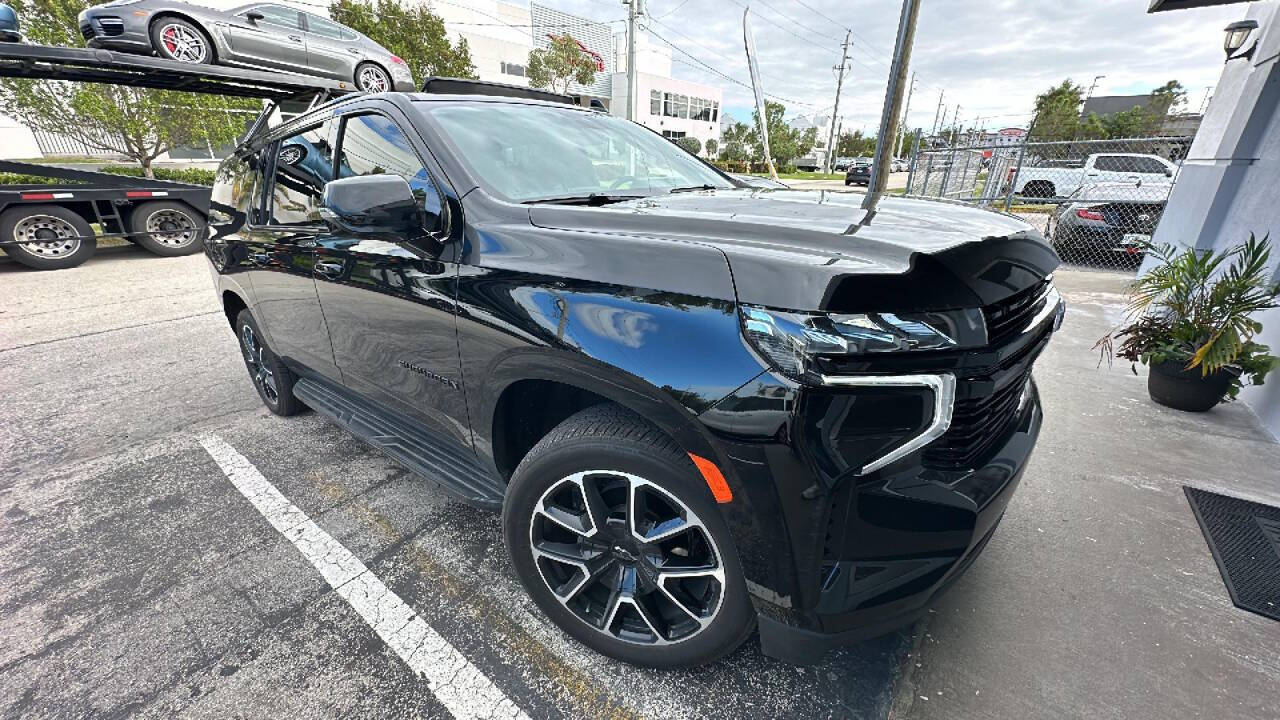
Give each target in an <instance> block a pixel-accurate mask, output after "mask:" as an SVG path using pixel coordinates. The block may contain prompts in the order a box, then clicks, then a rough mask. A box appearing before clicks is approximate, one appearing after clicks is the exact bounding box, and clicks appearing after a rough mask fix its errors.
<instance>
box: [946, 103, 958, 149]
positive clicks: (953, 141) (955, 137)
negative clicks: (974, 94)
mask: <svg viewBox="0 0 1280 720" xmlns="http://www.w3.org/2000/svg"><path fill="white" fill-rule="evenodd" d="M944 119H945V118H944ZM959 120H960V103H956V112H955V114H954V115H952V116H951V144H952V145H955V144H956V142H957V141H958V140H959V139H960V131H959V130H957V129H956V122H957V121H959Z"/></svg>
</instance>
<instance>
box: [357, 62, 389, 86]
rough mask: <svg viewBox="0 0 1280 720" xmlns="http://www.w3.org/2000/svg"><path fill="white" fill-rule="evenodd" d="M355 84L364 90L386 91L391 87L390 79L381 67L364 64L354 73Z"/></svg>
mask: <svg viewBox="0 0 1280 720" xmlns="http://www.w3.org/2000/svg"><path fill="white" fill-rule="evenodd" d="M356 85H358V86H359V87H360V89H361V90H364V91H365V92H386V91H387V90H389V89H391V79H390V78H388V77H387V74H386V73H385V72H383V71H382V69H381V68H378V67H374V66H373V65H365V66H364V67H362V68H360V72H358V73H356Z"/></svg>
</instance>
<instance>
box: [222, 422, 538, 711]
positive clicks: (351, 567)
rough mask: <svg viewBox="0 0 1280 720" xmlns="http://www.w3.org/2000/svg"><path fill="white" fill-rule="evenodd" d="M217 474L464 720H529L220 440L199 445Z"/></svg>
mask: <svg viewBox="0 0 1280 720" xmlns="http://www.w3.org/2000/svg"><path fill="white" fill-rule="evenodd" d="M200 444H201V445H203V446H204V449H205V450H206V451H208V453H209V455H210V456H211V457H212V458H213V460H214V462H216V463H218V467H220V468H222V472H223V473H224V474H225V475H226V476H227V479H228V480H230V481H231V484H232V485H235V487H236V489H237V490H239V491H240V494H242V495H244V496H245V498H246V499H248V500H249V502H250V503H253V506H254V507H255V508H257V509H258V512H260V513H262V516H263V517H265V518H266V519H267V522H270V523H271V525H272V527H274V528H275V529H276V530H279V531H280V533H281V534H283V535H284V536H285V537H287V538H289V540H290V541H291V542H292V543H293V544H294V546H296V547H297V548H298V550H300V551H302V554H303V556H305V557H306V558H307V560H310V561H311V564H312V565H314V566H315V568H316V570H319V571H320V574H321V575H322V576H324V579H325V580H326V581H328V583H329V585H330V586H332V587H333V589H334V590H335V591H336V592H337V593H338V595H339V596H341V597H342V598H343V599H344V600H346V601H347V602H348V603H349V604H350V605H351V607H352V608H354V609H355V611H356V612H357V613H359V614H360V617H362V618H364V621H365V622H367V623H368V624H369V627H371V628H373V630H374V632H376V633H378V636H379V637H381V638H382V640H383V642H385V643H386V644H387V645H388V646H389V647H390V648H391V649H392V650H394V651H395V652H396V654H397V655H399V656H400V658H401V659H402V660H404V661H405V663H407V664H408V665H409V667H410V668H411V669H412V670H413V671H414V672H415V673H418V674H419V675H421V676H423V677H425V678H426V679H427V683H428V687H430V688H431V692H432V693H434V694H435V696H436V699H437V700H439V701H440V703H441V704H442V705H444V706H445V708H446V709H448V710H449V712H450V713H452V714H453V716H454V717H455V718H458V720H469V719H471V718H476V719H477V720H479V719H482V718H511V719H512V720H528V716H527V715H525V713H524V711H522V710H521V709H520V708H519V707H518V706H516V704H515V703H513V702H511V700H510V699H509V698H508V697H507V696H506V695H505V694H504V693H503V692H502V690H500V689H498V687H497V686H496V685H494V684H493V681H492V680H490V679H489V678H488V677H487V676H486V675H485V674H484V673H483V672H481V671H480V669H479V668H477V667H476V666H475V665H473V664H471V661H469V660H467V658H466V657H465V656H464V655H463V654H462V653H460V652H458V651H457V650H456V649H455V648H454V647H453V646H452V645H450V644H449V641H448V640H445V639H444V638H443V637H441V636H440V635H439V633H437V632H436V631H435V630H433V629H431V626H430V625H428V624H427V623H426V622H425V621H423V619H422V618H420V617H418V615H417V614H416V613H414V611H413V609H412V608H410V607H409V606H408V605H407V604H405V602H404V601H403V600H401V599H400V597H399V596H397V595H396V594H395V593H393V592H391V589H390V588H388V587H387V586H386V585H384V584H383V583H382V581H381V580H379V579H378V577H377V576H376V575H374V574H373V573H372V572H370V570H369V568H367V567H365V566H364V563H362V562H360V559H359V558H357V557H356V556H355V555H352V554H351V551H349V550H347V549H346V548H345V547H343V546H342V545H341V544H340V543H339V542H338V541H337V540H334V539H333V537H331V536H330V535H329V533H326V532H325V531H324V530H322V529H321V528H320V526H319V525H316V524H315V522H313V521H312V520H311V518H309V517H307V515H306V513H304V512H302V510H300V509H298V507H297V506H296V505H294V504H293V503H292V502H290V501H289V499H288V498H286V497H285V496H284V495H282V494H281V493H280V491H279V490H277V489H276V487H275V486H274V485H272V484H271V483H270V482H268V481H267V479H266V478H265V477H263V476H262V473H261V472H258V469H257V468H256V467H254V466H253V464H252V463H250V462H249V461H248V460H246V459H245V457H244V456H243V455H241V454H240V453H238V452H236V449H235V448H233V447H231V446H230V445H228V444H227V443H226V442H224V441H223V440H222V439H221V438H219V437H217V436H216V435H206V436H204V437H202V438H200Z"/></svg>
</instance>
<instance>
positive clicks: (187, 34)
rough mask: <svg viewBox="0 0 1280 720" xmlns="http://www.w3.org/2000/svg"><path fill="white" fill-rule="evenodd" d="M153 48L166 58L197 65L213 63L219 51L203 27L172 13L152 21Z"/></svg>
mask: <svg viewBox="0 0 1280 720" xmlns="http://www.w3.org/2000/svg"><path fill="white" fill-rule="evenodd" d="M151 49H152V50H154V51H155V53H156V55H159V56H160V57H162V58H164V59H166V60H175V61H177V62H185V63H195V64H197V65H211V64H213V62H214V60H215V59H216V52H217V51H216V50H214V47H213V40H212V39H211V38H210V37H209V33H207V32H205V31H204V29H203V28H201V27H200V26H198V25H196V24H194V23H191V22H188V21H187V20H183V19H182V18H180V17H174V16H172V15H169V16H165V17H161V18H159V19H158V20H156V21H155V22H153V23H151Z"/></svg>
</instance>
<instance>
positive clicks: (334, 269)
mask: <svg viewBox="0 0 1280 720" xmlns="http://www.w3.org/2000/svg"><path fill="white" fill-rule="evenodd" d="M345 268H346V266H345V265H343V264H342V263H340V262H334V261H332V260H320V261H318V262H317V263H316V264H315V265H312V266H311V269H312V270H313V271H314V272H315V274H317V275H320V276H321V277H324V278H328V279H329V280H333V279H334V278H337V277H338V276H340V275H342V271H343V270H344V269H345Z"/></svg>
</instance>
